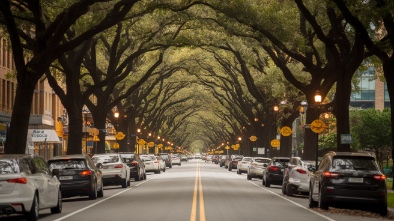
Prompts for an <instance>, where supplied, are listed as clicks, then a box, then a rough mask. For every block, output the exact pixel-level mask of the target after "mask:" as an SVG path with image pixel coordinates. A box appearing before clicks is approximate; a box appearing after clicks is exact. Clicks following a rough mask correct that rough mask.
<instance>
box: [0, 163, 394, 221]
mask: <svg viewBox="0 0 394 221" xmlns="http://www.w3.org/2000/svg"><path fill="white" fill-rule="evenodd" d="M147 178H148V179H147V180H145V181H138V182H135V181H132V182H131V186H130V187H128V188H126V189H123V188H121V187H120V186H107V187H105V191H104V198H99V199H97V200H89V199H87V198H83V197H79V198H78V197H76V198H69V199H64V200H63V211H62V213H61V214H51V213H50V211H49V210H42V211H40V220H56V221H61V220H65V221H74V220H75V221H90V220H92V221H93V220H94V221H98V220H112V221H116V220H141V221H151V220H152V221H159V220H160V221H174V220H175V221H178V220H179V221H186V220H189V221H205V220H207V221H211V220H226V221H232V220H236V221H253V220H270V221H276V220H278V221H282V220H292V221H298V220H300V221H301V220H302V221H320V220H321V221H334V220H338V221H339V220H344V221H353V220H354V221H364V220H365V221H371V220H389V219H392V217H394V216H393V214H392V212H391V211H390V215H389V217H388V218H381V217H380V216H379V215H377V214H373V213H371V212H368V211H359V210H354V209H352V210H349V209H346V208H345V209H337V208H331V207H330V209H329V210H328V211H322V210H319V209H313V210H312V209H309V208H308V199H307V197H306V196H295V197H288V196H284V195H282V193H281V187H280V186H275V185H273V186H272V187H271V188H266V187H264V186H262V184H261V180H260V179H253V180H252V181H248V180H247V179H246V174H241V175H238V174H236V172H235V170H233V171H232V172H230V171H228V170H226V169H224V168H220V167H219V166H218V165H217V164H213V163H210V162H204V161H202V160H192V161H189V162H182V166H173V168H171V169H167V170H166V172H165V173H161V174H153V173H149V174H148V176H147ZM0 220H1V221H2V220H24V219H23V217H21V216H11V217H0Z"/></svg>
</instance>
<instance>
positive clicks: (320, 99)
mask: <svg viewBox="0 0 394 221" xmlns="http://www.w3.org/2000/svg"><path fill="white" fill-rule="evenodd" d="M314 98H315V104H316V108H317V118H318V119H320V110H319V108H320V105H321V102H322V97H321V94H320V92H319V91H316V93H315V97H314ZM318 162H319V133H316V162H315V166H316V169H317V168H318V167H317V165H318Z"/></svg>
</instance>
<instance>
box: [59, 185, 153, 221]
mask: <svg viewBox="0 0 394 221" xmlns="http://www.w3.org/2000/svg"><path fill="white" fill-rule="evenodd" d="M153 179H154V177H153V178H151V179H148V180H146V181H144V182H142V183H139V184H137V185H135V186H136V187H137V186H139V185H141V184H143V183H146V182H148V181H150V180H153ZM133 188H134V187H131V188H127V189H125V190H123V191H121V192H119V193H116V194H114V195H112V196H110V197H108V198H105V199H102V200H100V201H98V202H96V203H93V204H91V205H89V206H87V207H84V208H82V209H79V210H77V211H75V212H72V213H70V214H67V215H66V216H63V217H60V218H59V219H55V220H54V221H61V220H64V219H67V218H68V217H71V216H74V215H75V214H77V213H80V212H83V211H85V210H87V209H89V208H91V207H93V206H96V205H98V204H100V203H103V202H105V201H107V200H109V199H112V198H113V197H115V196H118V195H120V194H122V193H124V192H127V191H129V190H131V189H133Z"/></svg>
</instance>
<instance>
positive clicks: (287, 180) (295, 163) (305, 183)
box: [282, 157, 315, 196]
mask: <svg viewBox="0 0 394 221" xmlns="http://www.w3.org/2000/svg"><path fill="white" fill-rule="evenodd" d="M314 166H315V162H314V161H303V160H301V158H300V157H292V158H291V159H290V161H289V164H288V165H287V167H286V169H285V171H284V172H283V183H282V193H283V194H285V195H288V196H292V195H293V194H294V193H301V194H308V193H309V180H310V177H311V173H310V171H309V168H311V167H314Z"/></svg>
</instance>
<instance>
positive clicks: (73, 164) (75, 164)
mask: <svg viewBox="0 0 394 221" xmlns="http://www.w3.org/2000/svg"><path fill="white" fill-rule="evenodd" d="M48 166H49V169H50V170H51V171H52V170H54V169H58V170H59V175H58V176H57V177H58V179H59V181H60V183H61V187H62V196H63V197H64V198H67V197H73V196H88V197H89V198H90V199H97V197H103V196H104V188H103V186H104V184H103V178H102V173H101V170H100V169H99V168H98V167H97V166H96V165H95V164H94V162H93V161H92V159H91V158H90V156H89V155H86V154H75V155H63V156H55V157H54V158H53V159H51V160H48ZM98 166H99V167H100V166H101V164H99V165H98Z"/></svg>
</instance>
